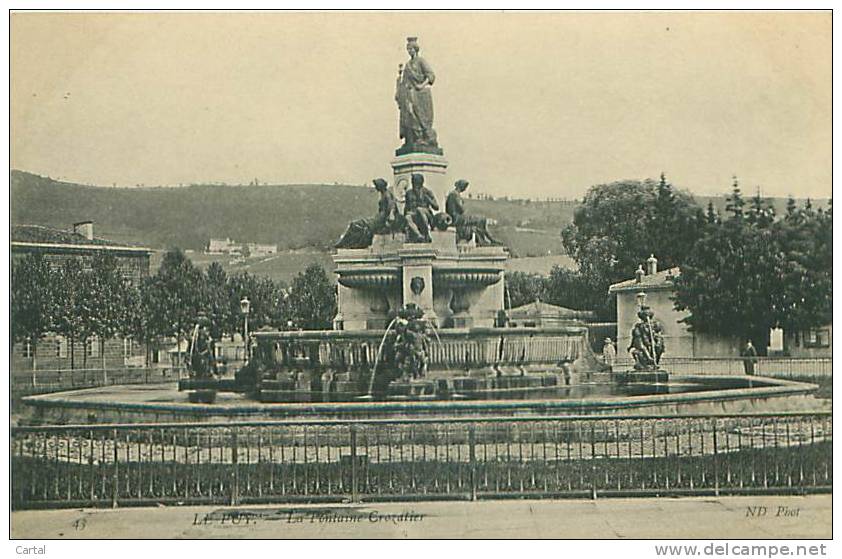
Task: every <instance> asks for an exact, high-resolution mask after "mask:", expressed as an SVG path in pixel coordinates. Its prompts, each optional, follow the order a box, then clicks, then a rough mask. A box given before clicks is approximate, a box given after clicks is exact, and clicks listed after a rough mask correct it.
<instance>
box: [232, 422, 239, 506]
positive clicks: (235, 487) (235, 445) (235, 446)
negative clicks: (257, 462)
mask: <svg viewBox="0 0 842 559" xmlns="http://www.w3.org/2000/svg"><path fill="white" fill-rule="evenodd" d="M238 436H239V431H238V429H237V428H236V427H234V428H233V429H232V436H231V468H232V469H233V470H234V471H233V473H232V476H233V480H232V483H231V499H230V502H231V506H236V505H238V504H240V468H239V466H238V463H239V461H240V445H239V438H238Z"/></svg>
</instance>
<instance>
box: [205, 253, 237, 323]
mask: <svg viewBox="0 0 842 559" xmlns="http://www.w3.org/2000/svg"><path fill="white" fill-rule="evenodd" d="M204 287H205V293H204V303H205V305H207V314H208V318H209V319H210V323H211V325H210V333H211V336H212V337H213V338H215V339H219V338H221V337H223V336H224V335H226V334H233V333H234V332H235V331H236V323H235V321H236V314H237V312H238V309H239V303H237V305H236V306H232V304H231V297H232V294H231V289H230V286H229V278H228V274H226V273H225V270H224V269H223V268H222V265H221V264H220V263H219V262H212V263H211V264H210V266H208V268H207V270H205V281H204Z"/></svg>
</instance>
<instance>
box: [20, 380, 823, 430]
mask: <svg viewBox="0 0 842 559" xmlns="http://www.w3.org/2000/svg"><path fill="white" fill-rule="evenodd" d="M817 388H818V387H817V386H816V385H814V384H807V383H801V382H793V381H788V380H783V379H772V378H761V377H743V376H677V375H673V376H671V377H670V381H669V382H667V383H627V384H606V383H593V384H588V383H587V382H582V383H579V384H573V385H569V386H568V385H565V386H549V387H547V386H535V387H520V388H506V389H501V390H495V389H491V390H484V391H483V390H478V391H474V392H471V391H470V390H465V391H464V392H456V393H454V394H452V395H451V397H450V398H449V399H436V400H432V399H430V398H429V396H428V395H425V393H424V392H423V391H421V393H420V394H419V396H420V397H417V398H413V397H412V396H411V395H408V396H406V397H404V398H398V399H387V400H385V401H372V400H355V401H345V402H313V401H298V402H285V403H262V402H254V401H253V400H249V399H248V398H247V397H246V396H244V395H242V394H237V393H227V392H220V393H219V394H218V395H217V398H216V403H214V404H202V403H190V402H187V401H186V400H187V399H186V397H185V394H184V393H183V392H179V391H178V387H177V385H176V384H174V383H170V384H162V385H126V386H109V387H102V388H91V389H84V390H74V391H69V392H58V393H53V394H44V395H38V396H29V397H26V398H23V402H24V403H25V404H26V405H27V406H28V409H29V411H30V413H29V414H28V415H27V416H26V417H25V418H24V419H22V420H21V422H22V423H24V422H25V423H28V424H86V423H159V422H197V423H198V422H201V423H204V422H232V421H266V420H276V419H290V418H299V419H300V418H319V419H332V418H333V419H335V418H343V419H348V418H359V419H369V418H384V419H388V418H405V417H436V418H447V417H465V416H468V417H470V416H477V417H479V416H489V415H494V416H520V415H541V416H563V415H587V414H597V415H640V414H645V415H661V414H682V415H696V414H728V413H756V412H767V411H768V412H773V411H774V412H780V411H805V410H810V411H815V410H820V409H824V408H829V406H830V403H829V402H828V401H825V400H818V399H816V398H814V397H813V396H812V393H813V392H814V391H815V390H816V389H817Z"/></svg>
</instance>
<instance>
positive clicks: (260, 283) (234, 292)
mask: <svg viewBox="0 0 842 559" xmlns="http://www.w3.org/2000/svg"><path fill="white" fill-rule="evenodd" d="M228 293H229V299H228V307H229V314H228V316H229V317H230V319H231V321H230V322H229V323H228V330H227V332H228V333H230V334H232V335H233V334H234V333H235V332H239V331H242V327H243V317H242V314H241V312H240V301H241V300H242V299H243V297H246V298H248V300H249V306H250V309H249V327H250V329H252V330H256V329H258V328H261V327H263V326H270V325H271V326H277V327H280V326H281V325H283V324H285V323H286V321H287V320H288V319H289V313H288V312H287V311H286V310H285V308H284V306H285V298H284V290H283V286H282V285H280V284H276V283H275V282H273V281H272V280H271V279H270V278H264V277H259V276H254V275H251V274H249V273H248V272H242V273H239V274H235V275H233V276H230V277H229V278H228ZM331 318H333V317H331Z"/></svg>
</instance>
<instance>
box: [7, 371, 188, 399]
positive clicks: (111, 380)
mask: <svg viewBox="0 0 842 559" xmlns="http://www.w3.org/2000/svg"><path fill="white" fill-rule="evenodd" d="M184 374H185V373H184V370H183V369H182V368H178V367H124V368H107V369H101V368H100V369H43V370H35V371H14V370H13V371H12V374H11V379H10V389H11V395H12V396H13V397H15V396H29V395H32V394H46V393H48V392H60V391H63V390H74V389H77V388H95V387H99V386H111V385H116V384H157V383H162V382H175V381H178V380H179V378H181V377H182V376H183V375H184Z"/></svg>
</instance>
